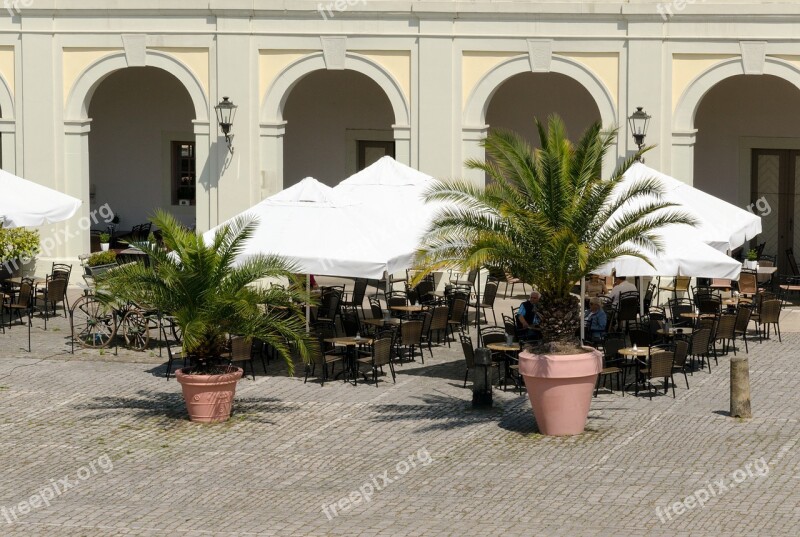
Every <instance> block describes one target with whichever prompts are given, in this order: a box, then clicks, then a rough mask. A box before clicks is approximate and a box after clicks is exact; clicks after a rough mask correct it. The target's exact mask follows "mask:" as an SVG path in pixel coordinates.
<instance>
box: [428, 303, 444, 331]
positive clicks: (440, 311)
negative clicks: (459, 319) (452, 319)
mask: <svg viewBox="0 0 800 537" xmlns="http://www.w3.org/2000/svg"><path fill="white" fill-rule="evenodd" d="M432 315H433V318H432V319H431V326H430V329H431V330H444V329H445V328H447V319H448V307H447V306H435V307H434V308H433V311H432Z"/></svg>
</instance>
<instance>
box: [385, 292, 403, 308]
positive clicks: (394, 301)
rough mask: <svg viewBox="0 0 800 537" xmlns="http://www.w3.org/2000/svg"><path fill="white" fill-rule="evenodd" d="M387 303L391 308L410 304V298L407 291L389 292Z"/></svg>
mask: <svg viewBox="0 0 800 537" xmlns="http://www.w3.org/2000/svg"><path fill="white" fill-rule="evenodd" d="M386 305H387V306H388V307H390V308H391V307H392V306H408V298H407V297H406V295H405V293H401V292H394V293H389V296H387V297H386Z"/></svg>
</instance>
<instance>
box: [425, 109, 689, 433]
mask: <svg viewBox="0 0 800 537" xmlns="http://www.w3.org/2000/svg"><path fill="white" fill-rule="evenodd" d="M536 126H537V129H538V133H539V138H540V141H541V148H540V149H533V148H532V147H531V146H530V145H529V144H528V142H527V141H526V140H525V139H524V138H522V137H521V136H520V135H518V134H516V133H514V132H510V131H504V130H494V131H492V132H490V134H489V135H488V136H487V138H486V139H485V140H484V141H483V146H484V148H485V149H486V154H487V159H486V161H480V160H474V159H472V160H468V161H467V162H466V165H467V167H468V168H470V169H476V170H481V171H483V172H485V174H486V176H487V177H488V181H487V186H486V187H481V186H477V185H475V184H474V183H472V182H469V181H464V180H456V181H439V182H436V183H435V184H434V186H432V187H431V189H430V190H429V192H428V195H427V199H428V201H436V202H444V203H445V204H446V205H445V208H444V209H442V210H441V211H440V213H439V215H438V218H437V219H436V220H435V223H434V224H433V226H432V228H431V229H430V230H429V232H428V233H427V235H426V236H425V237H424V239H423V242H422V245H421V247H420V250H419V252H418V255H417V263H418V264H419V265H420V266H423V267H426V270H427V271H428V272H429V271H432V270H440V269H443V268H446V267H451V266H453V265H456V266H459V267H461V269H462V270H467V269H470V268H475V267H483V266H500V267H505V268H506V269H507V270H508V272H510V273H512V274H514V275H515V276H517V277H519V278H521V279H522V281H525V282H526V283H530V284H532V285H533V286H534V287H536V288H537V289H538V291H539V292H540V293H541V295H542V298H541V303H540V304H539V309H538V310H537V311H538V313H539V314H540V316H541V324H540V328H541V331H542V335H543V341H542V345H540V347H539V348H537V349H535V353H536V354H535V355H531V356H539V357H546V358H547V359H548V360H549V361H548V362H547V363H544V362H541V360H540V361H539V362H535V363H533V364H526V363H524V362H525V360H524V357H525V355H526V353H522V355H521V360H520V370H521V371H522V372H523V376H525V379H526V383H528V378H529V375H526V374H525V373H526V371H528V372H530V373H532V374H534V373H536V372H537V371H539V372H542V371H544V372H547V371H551V372H552V371H553V370H554V369H555V370H558V369H560V368H561V366H560V365H559V364H561V365H563V364H568V363H569V362H570V358H569V357H571V356H576V355H584V354H586V352H587V351H586V349H585V348H583V347H582V346H581V342H580V341H579V337H578V336H577V334H578V333H579V328H580V300H579V299H578V297H576V296H575V295H573V294H572V293H571V291H572V289H573V287H574V285H575V283H576V282H579V281H581V279H582V278H584V277H585V276H586V275H588V274H590V273H592V272H594V271H596V270H597V269H598V268H599V267H601V266H602V265H604V264H605V263H607V262H609V261H611V260H613V259H615V258H617V257H620V256H625V255H629V256H635V257H639V258H642V259H644V260H646V261H648V263H649V260H648V259H647V254H648V253H657V252H659V251H660V247H661V244H660V237H659V236H658V234H657V231H658V229H659V228H661V227H662V226H665V225H668V224H679V223H684V224H692V223H694V222H693V220H692V219H691V218H690V217H689V216H688V215H686V214H684V213H681V212H679V211H676V210H674V209H672V207H673V204H670V203H666V202H663V201H662V199H661V195H662V193H663V192H662V188H661V186H660V183H659V182H658V181H657V180H656V179H652V180H642V181H639V182H637V183H635V184H632V185H630V186H624V187H623V186H622V181H623V174H624V172H625V170H627V169H628V168H629V167H630V166H631V165H632V164H633V163H634V162H635V160H636V158H637V157H638V156H640V155H641V153H642V152H644V151H646V150H647V149H649V148H643V149H642V150H641V151H640V152H638V153H637V154H636V155H634V156H633V157H631V158H629V159H627V160H625V161H624V162H622V163H621V165H620V166H619V167H618V168H617V169H616V170H614V171H613V173H612V174H611V176H610V178H608V179H607V180H603V179H602V177H601V167H602V162H603V157H604V156H605V155H606V153H607V152H608V150H609V149H610V148H612V147H613V146H614V141H615V138H616V131H611V132H602V131H601V126H600V124H599V123H595V124H593V125H592V126H590V127H589V128H588V129H587V130H586V132H585V133H584V134H583V136H582V137H581V138H580V140H579V141H578V142H577V144H573V143H572V142H571V141H570V140H569V139H568V137H567V133H566V129H565V127H564V123H563V121H562V120H561V119H560V118H559V117H558V116H552V117H550V118H549V120H548V123H547V125H546V126H545V125H543V124H542V123H541V122H539V121H538V120H536ZM589 352H590V356H591V359H590V360H589V362H590V363H591V364H593V365H591V367H589V370H590V371H591V370H592V369H596V368H599V367H601V365H602V364H601V362H600V363H598V361H597V360H598V357H597V356H595V355H594V354H591V351H589ZM540 362H541V363H540ZM598 364H599V365H598ZM572 365H574V364H572ZM570 367H571V366H568V367H567V369H569V368H570ZM597 371H598V372H599V369H597ZM592 375H594V377H595V378H596V373H591V374H589V375H587V376H589V377H592ZM531 378H532V377H531ZM592 384H593V381H592ZM540 391H541V389H539V388H537V389H532V388H531V387H530V385H529V394H530V395H531V398H532V402H533V397H534V395H537V396H538V395H539V393H538V392H540ZM588 393H589V398H590V397H591V389H590V390H589V392H588ZM581 397H585V396H581ZM589 402H590V399H586V400H585V410H580V411H579V412H578V413H580V412H582V413H583V419H582V422H581V423H580V424H579V426H580V431H582V430H583V427H584V425H585V420H586V415H587V414H588V408H589V407H588V405H589ZM536 406H537V405H536V404H534V413H535V414H536V417H537V423H538V425H539V429H540V430H541V431H542V432H545V434H547V431H546V429H551V430H553V431H556V430H560V429H559V428H558V427H548V425H549V423H551V422H552V420H549V419H546V417H545V416H541V415H539V414H540V413H537V412H536ZM581 408H583V406H581ZM546 423H547V424H548V425H545V424H546ZM576 427H577V426H576ZM573 428H574V427H573ZM578 432H579V431H578ZM555 434H561V433H555ZM565 434H575V433H565Z"/></svg>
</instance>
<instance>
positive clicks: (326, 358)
mask: <svg viewBox="0 0 800 537" xmlns="http://www.w3.org/2000/svg"><path fill="white" fill-rule="evenodd" d="M329 337H335V334H334V335H329V334H325V333H324V332H317V345H312V347H311V349H310V360H309V363H307V364H306V376H305V378H304V379H303V384H305V383H306V382H308V376H309V375H313V374H314V373H315V372H316V369H317V366H319V367H320V369H321V370H322V377H321V378H320V383H321V385H322V386H324V385H325V380H326V379H328V378H329V375H333V373H334V371H335V369H336V364H337V363H341V364H344V359H345V355H344V354H342V353H339V352H336V349H334V347H333V345H330V344H328V343H325V341H324V340H325V339H327V338H329ZM328 366H331V370H330V371H328ZM342 367H344V365H342Z"/></svg>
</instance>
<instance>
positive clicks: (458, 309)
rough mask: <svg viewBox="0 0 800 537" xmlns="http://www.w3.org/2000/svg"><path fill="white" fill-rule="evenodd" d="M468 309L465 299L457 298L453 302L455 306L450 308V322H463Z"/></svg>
mask: <svg viewBox="0 0 800 537" xmlns="http://www.w3.org/2000/svg"><path fill="white" fill-rule="evenodd" d="M466 309H467V301H466V300H464V299H463V298H457V299H455V300H453V305H452V307H451V308H450V320H451V321H459V322H460V321H461V319H462V318H463V317H464V312H465V311H466Z"/></svg>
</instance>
